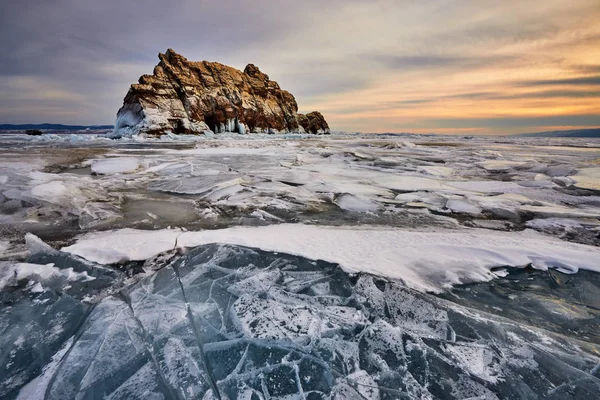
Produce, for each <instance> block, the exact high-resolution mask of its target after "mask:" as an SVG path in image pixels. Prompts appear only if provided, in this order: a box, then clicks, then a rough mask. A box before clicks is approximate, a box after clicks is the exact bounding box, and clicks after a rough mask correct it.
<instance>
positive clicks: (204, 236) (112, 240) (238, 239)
mask: <svg viewBox="0 0 600 400" xmlns="http://www.w3.org/2000/svg"><path fill="white" fill-rule="evenodd" d="M209 243H227V244H235V245H241V246H249V247H257V248H261V249H263V250H266V251H276V252H283V253H289V254H295V255H300V256H303V257H306V258H310V259H322V260H325V261H329V262H333V263H338V264H340V265H341V266H342V267H343V268H345V269H346V270H347V271H349V272H360V271H362V272H368V273H371V274H374V275H379V276H385V277H389V278H393V279H400V280H403V281H404V282H405V283H406V284H407V285H408V286H410V287H412V288H415V289H418V290H422V291H441V290H443V289H444V288H445V287H448V286H450V285H452V284H459V283H465V282H474V281H487V280H491V279H493V278H494V277H495V276H496V275H495V274H493V273H492V272H491V271H490V269H492V268H494V267H502V266H516V267H518V266H526V265H529V264H532V265H533V266H534V267H536V268H539V269H547V268H560V269H561V270H564V271H569V272H573V273H574V272H577V271H578V270H579V269H588V270H592V271H596V272H600V249H599V248H596V247H593V246H586V245H581V244H575V243H568V242H564V241H561V240H559V239H554V238H551V237H547V236H544V235H541V234H539V233H537V232H534V231H529V230H528V231H523V232H495V231H488V230H449V229H443V230H436V231H418V230H409V229H396V228H381V227H370V226H361V227H360V228H357V227H353V226H341V227H327V226H312V225H302V224H280V225H271V226H264V227H235V228H228V229H221V230H210V231H199V232H182V231H180V230H158V231H140V230H134V229H123V230H118V231H112V232H98V233H91V234H87V235H84V236H82V237H80V238H79V240H78V241H77V242H76V243H75V244H74V245H72V246H69V247H65V248H63V251H66V252H69V253H72V254H76V255H79V256H81V257H83V258H85V259H88V260H90V261H94V262H98V263H103V264H109V263H114V262H118V261H120V260H121V259H122V258H123V257H124V256H125V257H127V259H129V260H145V259H148V258H151V257H153V256H155V255H156V254H158V253H160V252H163V251H166V250H170V249H172V248H173V247H175V246H177V247H193V246H199V245H203V244H209Z"/></svg>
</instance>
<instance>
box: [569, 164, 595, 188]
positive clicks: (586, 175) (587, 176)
mask: <svg viewBox="0 0 600 400" xmlns="http://www.w3.org/2000/svg"><path fill="white" fill-rule="evenodd" d="M571 178H572V179H573V180H575V186H577V187H580V188H583V189H592V190H600V168H599V167H596V168H584V169H582V170H580V171H579V173H578V174H577V175H575V176H572V177H571Z"/></svg>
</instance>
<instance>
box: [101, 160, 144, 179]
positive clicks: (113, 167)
mask: <svg viewBox="0 0 600 400" xmlns="http://www.w3.org/2000/svg"><path fill="white" fill-rule="evenodd" d="M139 167H140V162H139V160H138V159H137V158H132V157H119V158H106V159H101V160H96V161H94V162H93V163H92V172H93V173H95V174H99V175H112V174H126V173H130V172H134V171H135V170H136V169H138V168H139Z"/></svg>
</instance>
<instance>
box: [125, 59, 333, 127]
mask: <svg viewBox="0 0 600 400" xmlns="http://www.w3.org/2000/svg"><path fill="white" fill-rule="evenodd" d="M158 58H159V59H160V62H159V63H158V65H157V66H156V67H155V68H154V73H153V74H152V75H142V77H140V79H139V83H137V84H133V85H131V88H130V89H129V92H128V93H127V96H126V97H125V100H124V101H123V107H121V109H120V110H119V112H118V113H117V122H116V124H115V135H116V136H126V135H134V134H139V133H146V134H150V135H160V134H163V133H165V132H169V131H170V132H173V133H179V134H198V133H203V132H207V131H212V132H215V133H220V132H239V133H250V132H257V133H261V132H264V133H280V132H281V133H284V132H310V133H329V126H328V125H327V122H326V121H325V119H324V118H323V116H322V115H321V113H319V112H312V113H310V114H307V115H302V114H298V104H297V103H296V99H295V98H294V96H293V95H292V94H291V93H290V92H288V91H286V90H282V89H281V88H280V87H279V85H278V84H277V82H275V81H272V80H270V79H269V76H268V75H267V74H265V73H263V72H261V71H260V70H259V69H258V67H256V66H255V65H253V64H248V66H247V67H246V68H245V69H244V72H242V71H240V70H237V69H235V68H232V67H228V66H226V65H223V64H220V63H216V62H208V61H201V62H193V61H188V60H187V59H186V58H185V57H183V56H181V55H179V54H177V53H175V52H174V51H173V50H171V49H169V50H167V52H166V53H165V54H162V53H161V54H159V55H158Z"/></svg>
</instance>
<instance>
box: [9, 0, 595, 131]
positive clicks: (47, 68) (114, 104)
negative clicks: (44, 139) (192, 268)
mask: <svg viewBox="0 0 600 400" xmlns="http://www.w3.org/2000/svg"><path fill="white" fill-rule="evenodd" d="M1 3H2V4H1V5H0V37H2V40H1V41H0V52H1V54H2V57H1V58H0V123H41V122H52V123H70V124H75V123H77V124H111V123H113V122H114V119H115V115H116V112H117V110H118V108H119V107H120V106H121V104H122V101H123V97H124V96H125V94H126V92H127V89H128V87H129V85H130V84H131V83H134V82H136V81H137V78H138V77H139V76H140V75H142V74H144V73H151V72H152V69H153V67H154V65H155V64H156V63H157V62H158V60H157V54H158V52H164V51H165V50H166V49H167V48H169V47H171V48H173V49H174V50H176V51H177V52H179V53H181V54H183V55H184V56H186V57H187V58H188V59H190V60H209V61H219V62H222V63H224V64H228V65H231V66H234V67H237V68H240V69H243V68H244V66H245V65H246V64H248V63H254V64H256V65H258V66H259V67H260V68H261V70H262V71H264V72H266V73H267V74H269V76H270V77H271V78H272V79H274V80H276V81H278V82H279V83H280V85H281V86H282V87H283V88H284V89H287V90H289V91H290V92H292V93H293V94H294V95H295V96H296V98H297V100H298V103H299V105H300V111H304V112H308V111H312V110H319V111H321V112H322V113H323V114H324V115H325V117H326V118H327V119H328V121H329V123H330V125H331V126H332V128H333V129H334V130H344V131H363V132H408V131H410V132H438V133H461V134H464V133H473V134H474V133H484V134H485V133H488V134H489V133H516V132H532V131H539V130H553V129H573V128H580V127H598V126H600V23H599V21H600V2H599V1H598V0H544V1H538V0H504V1H497V0H477V1H475V0H430V1H423V0H395V1H392V0H364V1H358V0H303V1H298V0H296V1H288V0H271V1H264V0H237V1H233V0H215V1H208V0H169V1H166V0H146V1H142V0H138V1H128V0H102V1H99V0H19V1H2V2H1Z"/></svg>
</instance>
